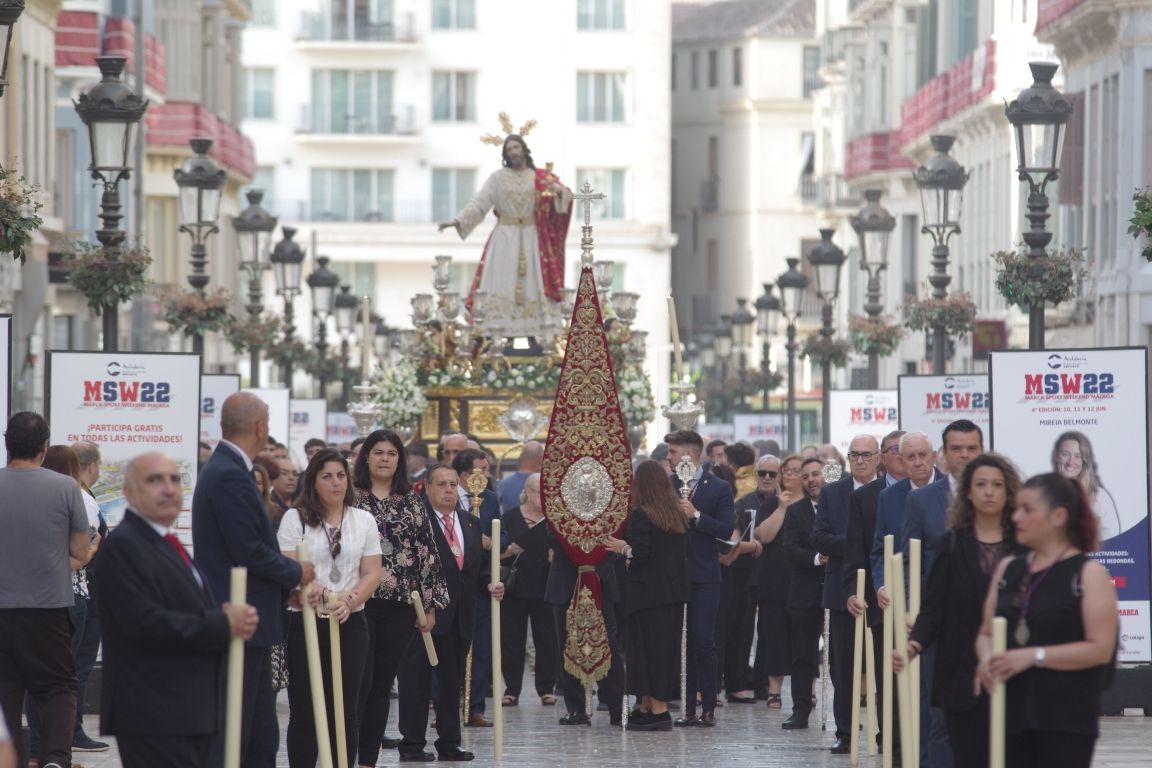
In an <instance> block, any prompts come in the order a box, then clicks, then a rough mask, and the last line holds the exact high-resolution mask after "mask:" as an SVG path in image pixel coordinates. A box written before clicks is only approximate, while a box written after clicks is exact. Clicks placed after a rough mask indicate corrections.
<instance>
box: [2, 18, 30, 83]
mask: <svg viewBox="0 0 1152 768" xmlns="http://www.w3.org/2000/svg"><path fill="white" fill-rule="evenodd" d="M22 13H24V0H0V37H3V38H4V62H3V64H0V96H3V95H4V91H5V89H6V88H7V87H8V51H9V48H10V47H11V45H12V32H13V31H15V29H16V21H17V20H18V19H19V18H20V14H22Z"/></svg>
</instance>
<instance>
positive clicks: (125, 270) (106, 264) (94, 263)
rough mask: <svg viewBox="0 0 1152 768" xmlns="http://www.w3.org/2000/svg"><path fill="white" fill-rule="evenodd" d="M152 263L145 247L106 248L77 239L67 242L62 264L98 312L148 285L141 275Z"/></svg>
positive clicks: (75, 285)
mask: <svg viewBox="0 0 1152 768" xmlns="http://www.w3.org/2000/svg"><path fill="white" fill-rule="evenodd" d="M151 263H152V257H151V256H149V255H148V249H147V248H143V247H139V248H129V249H123V248H120V249H113V250H111V251H106V250H104V248H103V247H101V246H99V245H97V244H95V243H85V242H79V241H78V242H74V243H71V244H70V245H69V246H68V250H67V252H66V253H65V254H64V258H63V261H62V266H64V267H65V268H66V269H67V270H68V282H69V283H71V284H72V287H73V288H75V289H76V290H78V291H80V293H82V294H84V297H85V298H86V299H88V307H89V308H90V309H91V310H92V311H93V312H94V313H96V314H97V315H99V314H100V312H101V311H102V310H103V308H104V307H106V306H107V307H115V306H117V305H118V304H121V303H123V302H125V301H131V300H132V299H133V298H134V297H136V296H139V295H140V294H141V293H143V292H144V290H145V289H146V288H147V287H148V281H147V280H146V279H145V277H144V275H145V273H146V272H147V271H148V265H150V264H151Z"/></svg>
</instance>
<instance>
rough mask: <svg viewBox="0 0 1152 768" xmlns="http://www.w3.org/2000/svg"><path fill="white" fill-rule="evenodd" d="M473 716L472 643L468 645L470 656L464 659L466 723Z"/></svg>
mask: <svg viewBox="0 0 1152 768" xmlns="http://www.w3.org/2000/svg"><path fill="white" fill-rule="evenodd" d="M471 714H472V643H471V641H469V643H468V656H467V658H465V659H464V723H465V724H467V723H468V718H469V717H470V716H471Z"/></svg>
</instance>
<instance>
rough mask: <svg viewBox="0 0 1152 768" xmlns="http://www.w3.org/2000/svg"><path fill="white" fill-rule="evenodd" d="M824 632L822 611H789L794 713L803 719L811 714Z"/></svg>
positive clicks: (806, 609)
mask: <svg viewBox="0 0 1152 768" xmlns="http://www.w3.org/2000/svg"><path fill="white" fill-rule="evenodd" d="M823 631H824V609H823V608H789V609H788V635H789V638H788V640H789V644H790V645H791V647H792V712H793V713H794V714H798V715H802V716H804V717H807V716H808V715H809V714H810V713H811V712H812V683H813V681H814V680H815V679H816V672H817V666H818V665H819V663H820V633H821V632H823Z"/></svg>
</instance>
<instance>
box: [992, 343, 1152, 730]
mask: <svg viewBox="0 0 1152 768" xmlns="http://www.w3.org/2000/svg"><path fill="white" fill-rule="evenodd" d="M990 372H991V373H990V394H991V396H992V404H993V405H992V418H991V429H990V447H991V449H992V450H995V451H998V452H1000V453H1003V454H1005V455H1006V456H1008V457H1009V458H1011V459H1012V460H1013V461H1014V462H1016V464H1017V465H1018V466H1019V467H1020V470H1021V472H1022V474H1023V475H1024V476H1026V477H1027V476H1031V475H1035V474H1038V473H1043V472H1053V471H1058V472H1061V473H1062V474H1064V475H1066V476H1068V477H1076V478H1077V479H1079V480H1080V481H1081V483H1082V485H1084V487H1085V491H1086V492H1087V493H1088V495H1089V500H1090V501H1091V502H1092V505H1093V509H1094V510H1095V512H1096V515H1097V517H1098V519H1099V522H1100V548H1099V551H1098V552H1095V553H1093V556H1094V557H1095V558H1096V559H1097V560H1098V561H1099V562H1100V563H1101V564H1103V565H1104V566H1105V567H1106V568H1107V569H1108V571H1109V573H1110V574H1111V576H1112V580H1113V583H1114V584H1115V585H1116V591H1117V595H1118V597H1119V613H1120V617H1119V618H1120V645H1119V649H1118V652H1117V659H1118V661H1119V662H1120V663H1121V664H1122V665H1126V664H1132V663H1139V664H1146V663H1147V662H1150V661H1152V638H1150V635H1152V626H1150V616H1149V605H1150V593H1152V578H1150V570H1152V569H1150V565H1149V561H1150V545H1149V519H1148V500H1149V492H1148V377H1147V350H1146V349H1145V348H1143V347H1138V348H1101V349H1061V350H1051V349H1048V350H1019V351H1017V350H1012V351H1004V352H993V353H992V358H991V366H990ZM1135 706H1139V707H1143V708H1145V710H1146V711H1152V668H1149V667H1147V666H1142V667H1140V668H1135V667H1131V666H1122V667H1121V669H1120V671H1119V672H1118V674H1117V676H1116V681H1115V683H1114V685H1113V687H1112V688H1111V689H1110V690H1109V691H1107V692H1105V697H1104V709H1105V711H1106V712H1110V711H1115V710H1118V709H1122V708H1124V707H1135Z"/></svg>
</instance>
